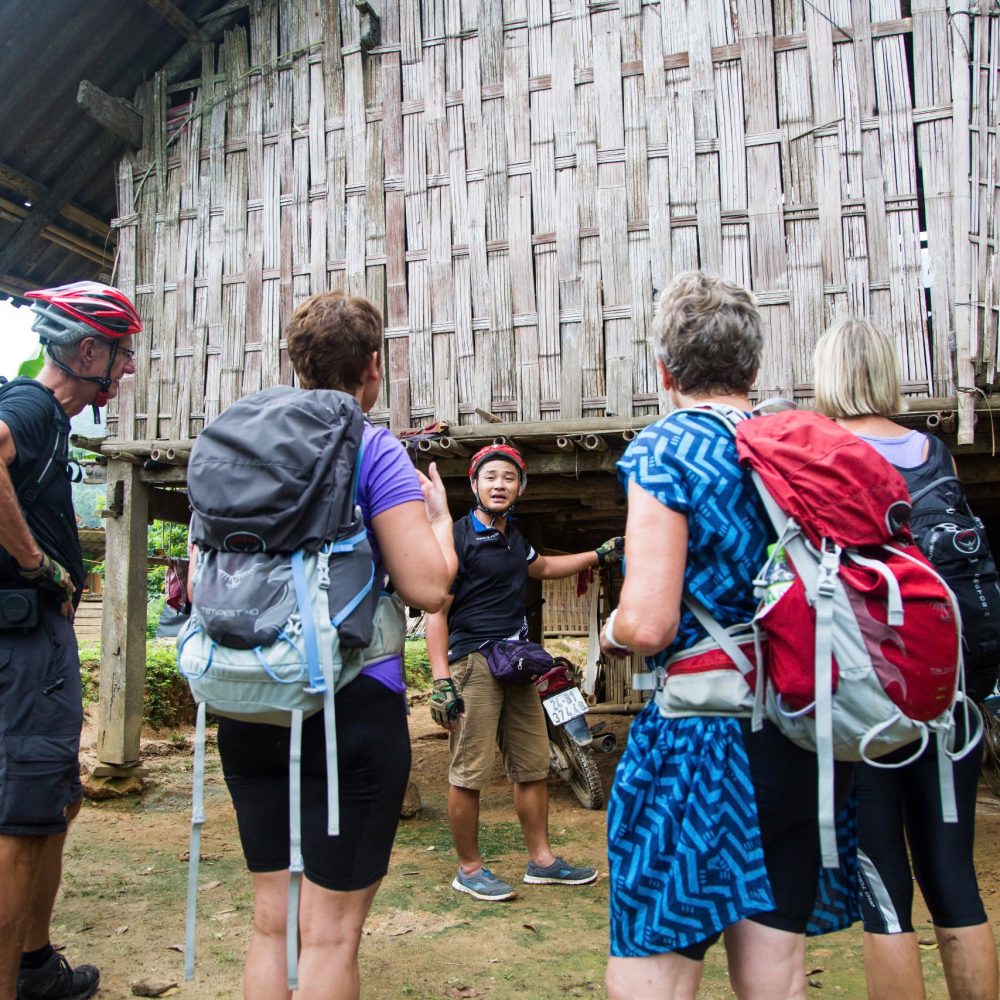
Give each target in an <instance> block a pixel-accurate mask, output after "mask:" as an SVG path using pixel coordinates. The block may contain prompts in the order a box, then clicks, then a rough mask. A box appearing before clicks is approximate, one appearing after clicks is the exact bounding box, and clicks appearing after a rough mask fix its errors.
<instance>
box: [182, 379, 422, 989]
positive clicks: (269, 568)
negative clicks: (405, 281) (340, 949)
mask: <svg viewBox="0 0 1000 1000" xmlns="http://www.w3.org/2000/svg"><path fill="white" fill-rule="evenodd" d="M363 429H364V418H363V416H362V414H361V410H360V408H359V406H358V403H357V400H355V399H354V398H353V397H352V396H350V395H348V394H346V393H343V392H337V391H334V390H302V389H293V388H291V387H289V386H275V387H273V388H271V389H266V390H264V391H263V392H259V393H255V394H254V395H251V396H246V397H244V398H243V399H240V400H239V401H237V402H236V403H234V404H233V405H232V406H230V407H229V408H228V409H227V410H226V411H225V412H224V413H222V414H220V415H219V417H218V418H217V419H216V420H214V421H213V422H212V423H211V424H209V425H208V426H207V427H206V428H205V430H204V431H202V433H201V434H200V435H199V436H198V438H197V440H196V441H195V444H194V447H193V449H192V451H191V459H190V462H189V465H188V497H189V499H190V502H191V506H192V508H193V509H194V516H193V517H192V520H191V541H192V542H193V543H194V544H195V545H197V546H198V549H199V558H198V563H197V568H196V570H195V576H194V601H193V608H192V613H191V618H190V620H189V622H188V624H187V625H186V626H185V627H184V629H183V630H182V631H181V633H180V635H179V636H178V637H177V662H178V666H179V668H180V670H181V672H182V673H183V674H184V675H185V677H187V679H188V682H189V683H190V685H191V693H192V695H193V696H194V699H195V702H196V703H197V705H198V717H197V726H196V730H195V763H194V790H193V803H192V816H191V851H190V866H189V872H188V916H187V940H186V947H185V968H184V972H185V976H186V978H188V979H191V978H193V976H194V957H195V947H194V945H195V917H196V899H197V888H198V860H199V853H200V846H201V826H202V824H203V823H204V820H205V816H204V773H205V715H206V709H207V710H208V711H211V712H212V713H213V714H215V715H220V716H225V717H227V718H232V719H241V720H245V721H249V722H260V723H268V724H271V725H283V726H289V727H290V728H291V746H290V753H289V831H290V840H291V852H290V858H289V869H290V871H291V882H290V885H289V893H288V976H289V988H290V989H294V988H295V981H296V979H297V960H298V896H299V889H300V885H301V878H302V871H303V861H302V837H301V817H300V788H301V782H300V761H301V739H302V723H303V721H304V720H305V719H306V718H308V717H309V716H310V715H313V714H315V713H316V712H318V711H320V709H323V710H324V713H325V714H324V731H325V735H326V757H327V776H328V777H327V787H328V827H327V832H328V833H329V834H330V835H331V836H337V835H338V834H339V831H340V816H339V806H338V801H339V800H338V780H337V736H336V718H335V714H334V694H335V692H336V691H337V690H338V689H339V688H341V687H343V686H344V685H345V684H348V683H349V682H350V681H352V680H354V678H355V677H357V676H358V674H359V673H360V672H361V669H362V668H363V666H364V664H365V662H366V660H371V659H374V658H375V657H376V656H377V655H385V654H386V653H387V652H393V651H395V649H401V648H402V638H403V631H402V618H401V615H400V614H399V609H398V607H397V605H396V603H389V602H383V604H381V605H380V604H379V591H380V589H381V588H380V586H376V585H375V567H374V564H373V562H372V556H371V548H370V546H369V543H368V538H367V534H366V531H365V526H364V522H363V520H362V517H361V509H360V507H358V504H357V487H358V471H359V469H360V467H361V456H362V451H363V446H362V432H363ZM380 583H381V581H380ZM397 603H398V602H397ZM377 605H378V608H379V617H380V619H381V621H380V624H379V626H378V628H377V629H376V624H375V614H376V606H377ZM397 620H398V621H399V625H398V626H397ZM376 631H377V633H378V634H377V635H376V636H375V638H376V642H374V643H373V641H372V640H373V635H374V634H375V633H376ZM387 647H395V648H387Z"/></svg>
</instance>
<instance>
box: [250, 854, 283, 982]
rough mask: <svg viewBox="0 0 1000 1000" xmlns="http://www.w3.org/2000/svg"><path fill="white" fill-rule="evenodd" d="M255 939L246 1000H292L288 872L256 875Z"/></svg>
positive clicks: (253, 938)
mask: <svg viewBox="0 0 1000 1000" xmlns="http://www.w3.org/2000/svg"><path fill="white" fill-rule="evenodd" d="M253 893H254V897H253V936H252V937H251V938H250V949H249V951H248V952H247V964H246V968H245V969H244V971H243V996H244V997H245V998H246V1000H289V998H290V997H291V995H292V994H291V991H290V990H289V989H288V966H287V964H286V961H285V930H286V926H287V923H286V922H287V917H288V872H287V871H284V872H255V873H254V876H253Z"/></svg>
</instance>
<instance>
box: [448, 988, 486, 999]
mask: <svg viewBox="0 0 1000 1000" xmlns="http://www.w3.org/2000/svg"><path fill="white" fill-rule="evenodd" d="M444 995H445V996H446V997H478V996H480V993H479V990H477V989H476V988H475V986H449V987H448V988H447V989H446V990H445V991H444Z"/></svg>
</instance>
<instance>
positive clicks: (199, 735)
mask: <svg viewBox="0 0 1000 1000" xmlns="http://www.w3.org/2000/svg"><path fill="white" fill-rule="evenodd" d="M204 823H205V703H204V702H200V703H199V705H198V720H197V722H196V724H195V730H194V782H193V787H192V790H191V845H190V848H189V850H188V898H187V924H186V928H185V937H184V978H185V979H187V980H191V979H194V944H195V924H196V922H197V919H198V862H199V861H200V860H201V828H202V826H203V825H204Z"/></svg>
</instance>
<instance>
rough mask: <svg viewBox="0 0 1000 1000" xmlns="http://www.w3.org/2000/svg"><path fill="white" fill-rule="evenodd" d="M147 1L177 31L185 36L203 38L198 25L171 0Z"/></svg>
mask: <svg viewBox="0 0 1000 1000" xmlns="http://www.w3.org/2000/svg"><path fill="white" fill-rule="evenodd" d="M146 3H147V4H148V5H149V6H150V7H151V8H152V9H153V10H155V11H156V13H157V14H159V15H160V17H162V18H163V20H164V21H166V22H167V24H169V25H170V27H171V28H173V29H174V30H175V31H176V32H178V33H179V34H181V35H183V36H184V37H185V38H201V32H200V31H199V30H198V25H196V24H195V23H194V21H192V20H191V18H189V17H188V16H187V14H185V13H184V11H182V10H180V9H179V8H178V7H175V6H174V5H173V4H172V3H170V0H146Z"/></svg>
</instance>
